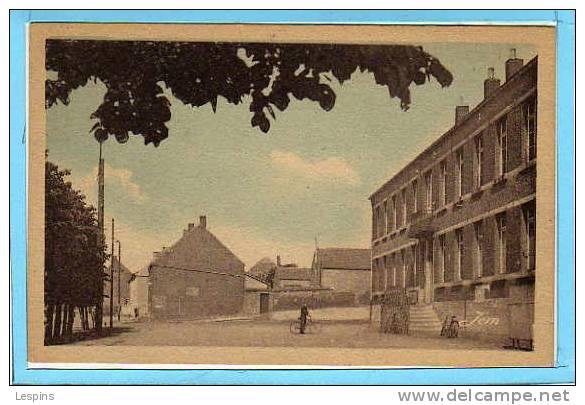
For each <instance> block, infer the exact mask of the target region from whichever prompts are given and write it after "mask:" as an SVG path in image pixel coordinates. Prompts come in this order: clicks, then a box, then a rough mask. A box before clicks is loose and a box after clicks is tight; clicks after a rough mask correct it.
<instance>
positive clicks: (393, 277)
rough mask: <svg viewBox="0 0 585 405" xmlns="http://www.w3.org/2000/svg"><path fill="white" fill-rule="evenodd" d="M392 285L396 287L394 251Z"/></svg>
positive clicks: (393, 256)
mask: <svg viewBox="0 0 585 405" xmlns="http://www.w3.org/2000/svg"><path fill="white" fill-rule="evenodd" d="M392 287H396V253H392Z"/></svg>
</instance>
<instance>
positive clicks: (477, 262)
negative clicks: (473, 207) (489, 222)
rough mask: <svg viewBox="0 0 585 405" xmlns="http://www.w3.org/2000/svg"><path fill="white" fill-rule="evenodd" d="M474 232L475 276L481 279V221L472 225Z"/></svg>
mask: <svg viewBox="0 0 585 405" xmlns="http://www.w3.org/2000/svg"><path fill="white" fill-rule="evenodd" d="M474 230H475V274H476V275H477V277H481V276H482V274H483V221H478V222H476V223H475V224H474Z"/></svg>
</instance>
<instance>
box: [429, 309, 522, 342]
mask: <svg viewBox="0 0 585 405" xmlns="http://www.w3.org/2000/svg"><path fill="white" fill-rule="evenodd" d="M511 304H512V303H511V301H510V300H509V299H506V298H499V299H491V300H486V301H482V302H474V301H444V302H436V303H435V304H434V307H435V310H436V312H437V315H438V316H439V318H440V320H441V321H443V320H444V319H445V318H446V317H449V318H450V317H451V316H455V317H457V320H458V321H459V325H460V329H459V336H461V337H470V338H474V339H480V340H487V341H492V342H496V343H501V344H502V345H505V344H508V343H509V336H510V305H511Z"/></svg>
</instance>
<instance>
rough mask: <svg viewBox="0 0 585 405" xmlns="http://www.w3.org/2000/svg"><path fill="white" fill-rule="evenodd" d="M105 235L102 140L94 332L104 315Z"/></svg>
mask: <svg viewBox="0 0 585 405" xmlns="http://www.w3.org/2000/svg"><path fill="white" fill-rule="evenodd" d="M105 240H106V235H105V232H104V159H103V158H102V142H100V160H99V165H98V246H99V249H100V255H101V260H100V268H99V271H100V280H101V281H100V284H99V289H100V291H99V294H98V301H97V304H96V317H95V318H96V319H95V329H96V332H98V333H100V332H101V331H102V326H103V325H102V324H103V315H104V281H105V277H104V275H105V274H104V267H103V266H104V263H105V257H104V251H103V247H104V244H105Z"/></svg>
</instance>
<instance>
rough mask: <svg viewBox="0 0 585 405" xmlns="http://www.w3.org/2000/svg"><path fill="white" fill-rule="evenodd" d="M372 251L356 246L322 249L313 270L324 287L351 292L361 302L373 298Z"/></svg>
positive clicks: (314, 259)
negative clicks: (371, 292) (371, 277)
mask: <svg viewBox="0 0 585 405" xmlns="http://www.w3.org/2000/svg"><path fill="white" fill-rule="evenodd" d="M371 264H372V251H371V250H370V249H355V248H318V249H316V250H315V253H314V255H313V264H312V268H313V273H314V274H315V277H316V279H317V283H318V284H319V285H320V286H321V287H322V288H327V289H331V290H335V291H344V292H351V293H353V294H355V296H356V300H357V301H359V302H362V301H364V299H365V300H366V301H369V297H370V288H371V279H370V276H371V268H372V266H371Z"/></svg>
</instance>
